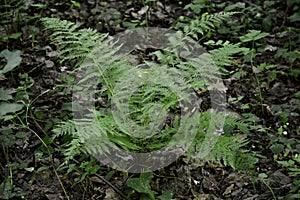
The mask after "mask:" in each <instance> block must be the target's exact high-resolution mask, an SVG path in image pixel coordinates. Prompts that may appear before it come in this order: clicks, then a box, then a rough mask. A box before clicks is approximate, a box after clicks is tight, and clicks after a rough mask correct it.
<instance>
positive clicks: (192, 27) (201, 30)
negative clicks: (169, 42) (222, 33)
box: [175, 12, 237, 41]
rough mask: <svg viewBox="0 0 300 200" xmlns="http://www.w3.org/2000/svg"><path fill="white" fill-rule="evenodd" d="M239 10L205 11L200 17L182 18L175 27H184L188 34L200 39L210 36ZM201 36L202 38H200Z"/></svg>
mask: <svg viewBox="0 0 300 200" xmlns="http://www.w3.org/2000/svg"><path fill="white" fill-rule="evenodd" d="M236 13H237V12H221V13H216V14H207V13H204V14H202V15H201V18H200V19H190V18H184V17H182V18H180V19H179V20H180V21H179V23H177V24H176V26H175V28H177V29H179V28H183V31H184V33H185V34H187V35H188V36H191V37H193V38H195V39H197V40H199V41H201V40H203V39H205V38H209V37H210V36H211V34H212V32H214V31H215V30H216V29H218V28H219V27H220V25H221V24H222V23H223V22H225V21H226V20H228V19H230V18H231V16H232V15H234V14H236ZM199 36H201V38H199Z"/></svg>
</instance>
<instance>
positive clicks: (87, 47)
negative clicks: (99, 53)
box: [41, 18, 107, 62]
mask: <svg viewBox="0 0 300 200" xmlns="http://www.w3.org/2000/svg"><path fill="white" fill-rule="evenodd" d="M41 21H42V23H43V25H44V27H45V30H47V31H49V32H51V33H52V34H51V37H53V38H54V39H53V41H52V42H53V43H54V44H55V45H57V46H58V47H59V50H60V53H59V57H60V59H61V62H64V61H65V60H70V59H74V58H76V59H77V58H78V59H84V58H85V57H86V56H87V55H88V54H89V53H90V52H91V51H92V49H93V48H94V47H95V45H96V44H97V43H98V44H100V42H101V41H103V40H104V39H105V38H106V37H107V34H99V33H97V31H96V30H93V29H90V28H87V29H80V30H78V31H76V30H77V29H78V28H79V27H78V26H77V25H76V24H75V23H73V22H70V21H66V20H60V19H57V18H42V19H41Z"/></svg>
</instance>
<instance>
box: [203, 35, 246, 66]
mask: <svg viewBox="0 0 300 200" xmlns="http://www.w3.org/2000/svg"><path fill="white" fill-rule="evenodd" d="M205 44H206V45H210V46H214V47H217V46H221V47H219V48H217V49H213V50H210V51H209V53H211V54H212V57H213V60H214V62H215V64H216V65H217V66H218V67H219V69H220V71H223V72H227V70H226V69H225V67H226V66H230V65H232V58H233V55H237V54H241V53H242V54H243V55H246V54H248V52H249V49H248V48H245V47H240V43H235V44H231V43H230V42H229V41H225V42H223V41H222V40H218V41H217V42H214V41H212V40H209V41H208V42H206V43H205Z"/></svg>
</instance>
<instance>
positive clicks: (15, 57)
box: [0, 49, 22, 74]
mask: <svg viewBox="0 0 300 200" xmlns="http://www.w3.org/2000/svg"><path fill="white" fill-rule="evenodd" d="M0 57H4V58H6V60H7V63H6V65H5V66H4V68H3V69H2V70H0V74H5V73H6V72H9V71H11V70H13V69H14V68H15V67H17V66H18V65H19V64H20V63H21V61H22V58H21V51H19V50H17V51H14V52H11V51H9V50H7V49H5V50H3V51H1V53H0Z"/></svg>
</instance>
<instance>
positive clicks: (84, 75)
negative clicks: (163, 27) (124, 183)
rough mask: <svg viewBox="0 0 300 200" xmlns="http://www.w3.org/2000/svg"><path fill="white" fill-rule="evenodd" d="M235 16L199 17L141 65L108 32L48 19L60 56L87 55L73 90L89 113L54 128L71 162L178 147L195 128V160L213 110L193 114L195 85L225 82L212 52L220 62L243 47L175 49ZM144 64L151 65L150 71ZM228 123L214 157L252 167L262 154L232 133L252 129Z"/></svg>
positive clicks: (237, 166) (79, 104) (239, 166)
mask: <svg viewBox="0 0 300 200" xmlns="http://www.w3.org/2000/svg"><path fill="white" fill-rule="evenodd" d="M233 14H235V13H219V14H215V15H205V16H203V19H201V20H198V21H194V22H193V23H194V25H193V26H194V27H190V28H187V29H186V30H185V31H186V33H185V34H184V33H183V32H181V31H178V32H177V34H176V36H175V37H170V38H169V39H170V43H171V45H170V46H171V49H164V50H162V51H157V52H156V53H155V54H156V56H157V57H158V60H159V62H160V63H159V64H158V63H155V62H150V61H149V62H144V63H143V64H142V65H140V66H137V67H132V66H131V65H130V64H129V61H128V58H127V57H128V56H127V55H121V54H119V53H118V52H119V50H120V48H121V45H118V43H117V41H113V40H112V39H108V38H107V34H99V33H97V32H96V31H95V30H92V29H79V27H78V26H77V25H76V24H74V23H72V22H68V21H65V20H59V19H54V18H43V19H42V22H43V24H44V26H45V30H47V31H49V32H51V33H52V34H51V37H52V40H53V43H54V44H56V45H57V46H58V49H59V50H60V57H61V61H62V62H63V61H66V60H70V59H78V60H80V62H79V64H78V65H77V68H76V69H74V72H76V73H77V74H79V75H77V79H76V81H75V83H76V85H75V86H74V87H73V97H74V96H75V98H74V99H73V105H76V106H77V107H76V108H79V110H81V111H83V112H78V113H76V114H77V115H78V116H79V117H76V116H77V115H74V116H75V117H74V119H73V120H70V121H67V122H63V123H61V124H60V125H58V126H57V127H56V128H55V129H54V130H53V132H54V137H53V140H54V139H56V138H62V137H63V138H66V141H68V142H66V144H65V146H64V148H63V153H64V154H65V156H66V161H69V160H70V159H72V158H74V156H78V155H80V154H81V153H86V152H88V153H92V154H93V155H95V154H96V155H97V154H98V155H99V154H102V155H103V154H104V155H107V156H108V159H109V152H110V151H111V150H113V151H114V150H117V149H120V148H121V149H123V150H126V151H127V152H134V153H145V152H153V151H156V150H159V149H162V148H165V147H170V148H172V147H177V145H178V142H180V141H186V140H187V139H191V140H193V138H189V135H188V134H186V132H188V131H190V132H193V133H196V134H195V135H196V137H195V139H194V140H193V142H192V145H191V147H190V148H189V157H190V156H191V155H192V154H194V153H195V152H196V154H197V151H199V150H200V149H201V145H203V141H204V138H205V136H206V131H207V130H208V129H209V122H210V120H211V118H212V114H211V112H210V111H203V112H202V113H201V114H200V115H195V116H196V117H194V116H190V114H191V113H197V114H198V113H200V111H199V109H198V108H197V105H195V102H193V101H192V100H195V99H194V98H195V97H196V95H195V93H193V90H192V89H193V88H196V87H197V88H205V87H209V86H211V85H210V84H211V83H215V82H218V80H219V76H220V74H219V73H218V70H216V66H215V65H214V64H213V63H211V60H212V59H213V58H212V54H214V55H218V59H220V61H221V60H222V59H225V58H227V57H230V55H232V54H234V53H238V52H240V51H242V50H241V49H239V48H238V46H234V45H230V44H229V43H226V42H225V43H220V44H221V46H223V47H224V48H225V47H226V48H227V49H231V51H230V53H226V50H224V49H223V50H222V49H221V50H220V51H219V52H212V53H203V54H201V55H200V56H198V57H196V58H192V59H190V60H189V61H184V59H183V58H182V57H184V56H190V53H191V51H192V49H191V47H190V46H188V45H185V46H183V48H181V49H180V50H183V51H180V52H181V53H183V54H184V55H183V54H181V55H180V54H179V53H178V52H171V51H172V48H174V49H176V48H177V47H176V45H178V44H182V43H183V41H184V40H187V41H190V42H189V44H192V43H193V42H192V40H191V38H190V37H188V36H187V35H192V36H193V34H198V33H200V34H203V32H204V31H207V30H211V29H213V28H216V27H217V26H219V25H220V24H221V23H222V22H223V21H224V20H226V19H228V18H229V17H230V16H231V15H233ZM172 45H173V46H172ZM191 46H192V45H191ZM223 54H224V55H223ZM222 55H223V57H222ZM228 59H229V58H228ZM144 65H147V66H148V67H147V68H143V66H144ZM213 89H217V88H213ZM182 91H184V92H182ZM185 91H188V92H187V93H185ZM190 92H192V93H190ZM74 93H75V95H74ZM82 96H83V97H85V98H81V100H82V99H84V100H83V101H80V100H78V101H77V99H76V98H78V99H80V97H82ZM96 97H97V98H98V99H102V100H104V105H101V106H94V107H89V106H90V105H89V104H88V103H86V102H85V100H86V101H87V102H89V101H93V100H95V99H96ZM181 102H185V104H181ZM84 109H86V110H84ZM192 110H193V111H192ZM85 111H87V112H85ZM117 111H118V113H117V114H116V113H115V112H117ZM191 111H192V112H191ZM198 116H200V118H198ZM225 122H226V123H227V124H228V125H227V126H228V127H231V128H230V129H228V132H227V133H226V134H225V135H222V136H220V137H219V139H218V141H217V143H216V144H215V146H214V148H213V149H212V151H211V153H210V155H209V158H210V159H211V160H215V161H217V162H220V163H223V164H224V165H226V166H227V165H229V166H231V167H232V168H235V169H246V168H250V166H252V165H253V163H254V162H255V158H254V157H253V156H252V155H250V154H248V152H247V151H244V150H241V149H242V147H244V146H245V145H246V144H247V141H246V140H245V139H244V138H242V137H241V138H237V137H235V136H230V134H231V133H232V131H233V130H239V131H242V132H244V133H247V126H244V124H243V123H242V122H240V121H238V120H235V119H229V118H228V119H227V120H225ZM196 124H197V125H198V124H199V128H198V127H197V126H196ZM186 130H187V131H186ZM191 130H192V131H191ZM194 130H195V131H194ZM178 132H180V133H181V134H179V136H180V138H179V137H178V136H177V138H176V137H175V135H178ZM153 133H155V134H153ZM174 138H175V140H173V139H174ZM83 144H84V145H83ZM245 162H246V163H248V164H249V165H245V164H244V163H245Z"/></svg>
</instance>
